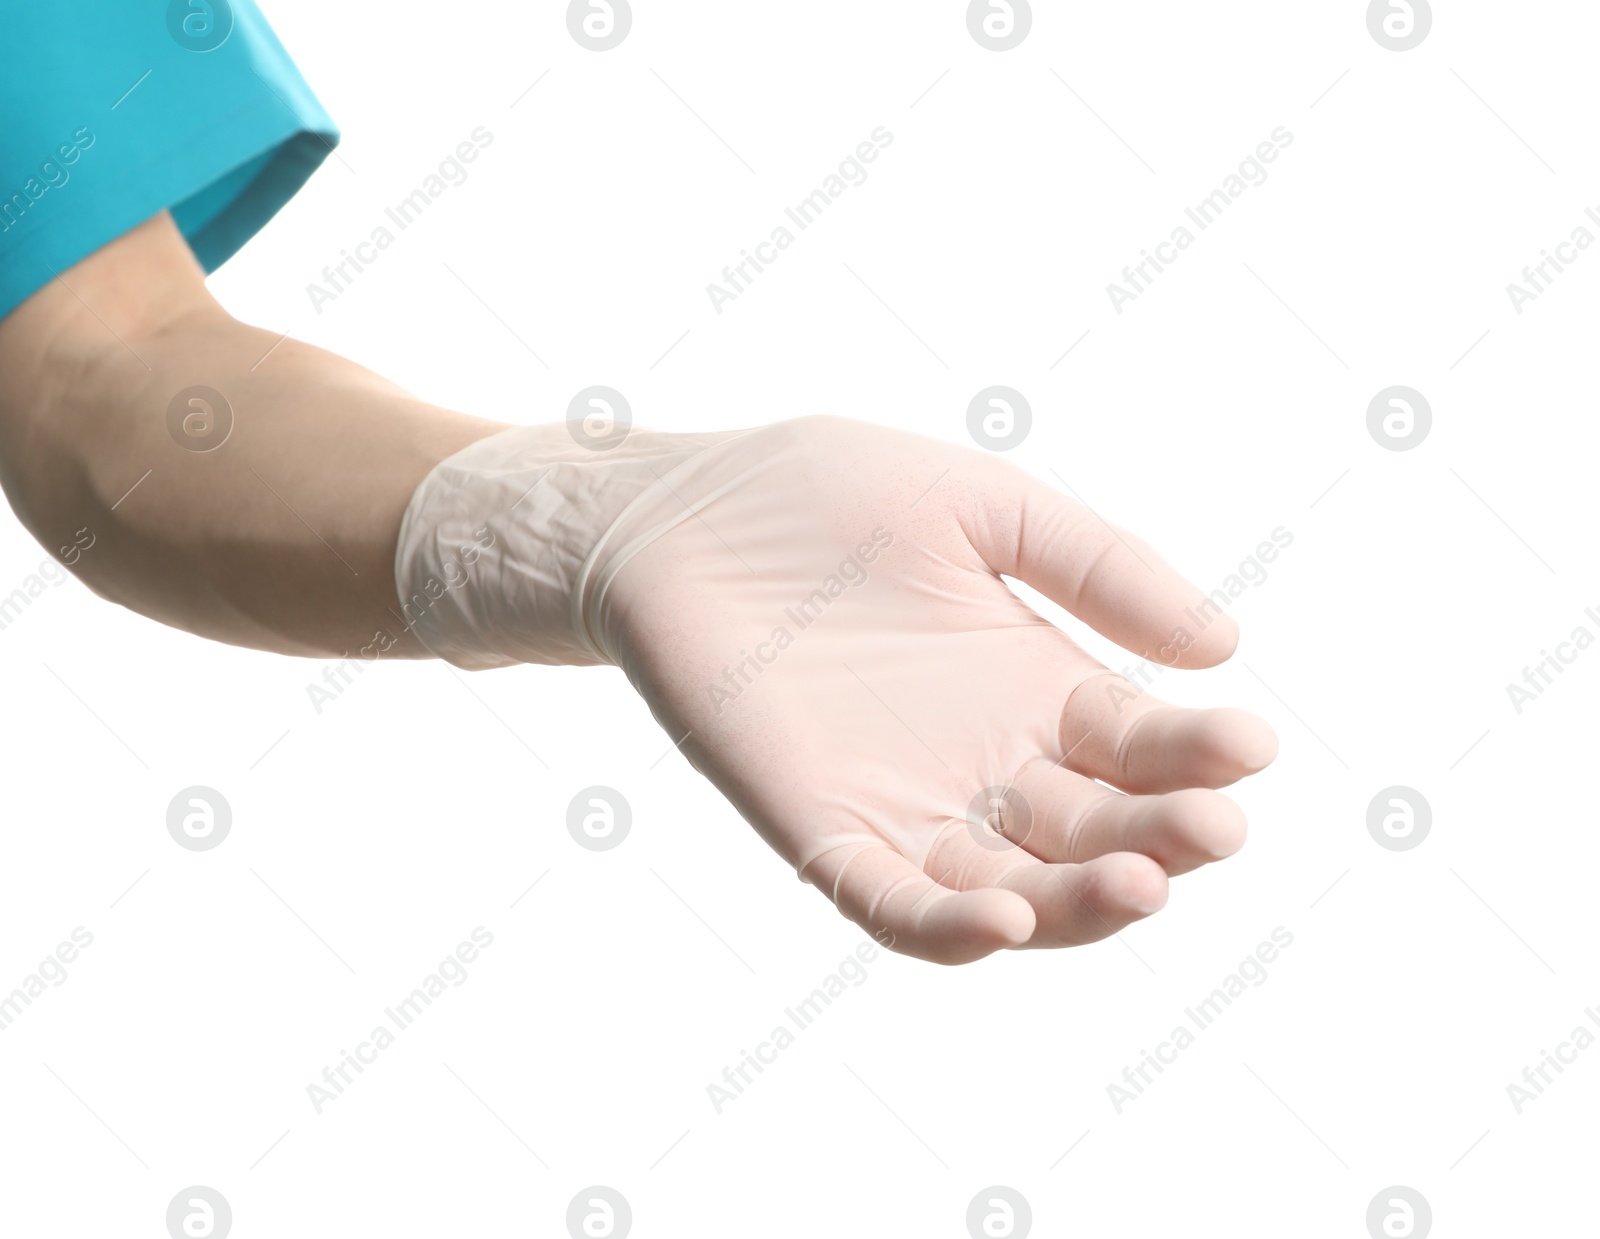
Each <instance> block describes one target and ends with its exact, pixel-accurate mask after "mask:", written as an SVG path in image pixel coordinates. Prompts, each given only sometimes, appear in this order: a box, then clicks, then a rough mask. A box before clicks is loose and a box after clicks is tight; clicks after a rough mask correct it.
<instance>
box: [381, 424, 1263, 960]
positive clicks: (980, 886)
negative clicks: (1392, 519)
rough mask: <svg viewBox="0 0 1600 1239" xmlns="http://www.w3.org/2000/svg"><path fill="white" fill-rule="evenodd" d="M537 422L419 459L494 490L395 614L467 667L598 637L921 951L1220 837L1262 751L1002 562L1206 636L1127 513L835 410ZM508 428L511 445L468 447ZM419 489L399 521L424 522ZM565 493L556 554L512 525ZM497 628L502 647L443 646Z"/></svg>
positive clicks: (1151, 893)
mask: <svg viewBox="0 0 1600 1239" xmlns="http://www.w3.org/2000/svg"><path fill="white" fill-rule="evenodd" d="M562 429H563V428H532V429H530V430H528V431H525V432H524V431H511V432H506V434H505V435H502V436H499V438H500V439H501V440H504V441H505V442H503V443H501V444H498V445H497V443H496V440H495V439H489V440H485V441H483V442H482V443H479V444H477V445H475V446H474V447H472V448H469V449H467V451H466V452H464V453H462V454H461V455H460V456H458V457H457V458H455V464H453V462H450V461H447V462H446V463H445V465H444V466H441V469H442V470H449V469H451V468H453V467H454V468H456V475H455V476H454V478H453V479H452V480H451V483H450V485H451V488H452V490H451V493H453V494H455V495H456V496H457V500H456V502H457V505H458V506H460V501H459V496H460V495H461V494H462V493H469V492H471V491H472V490H473V489H474V487H479V488H480V489H481V487H482V486H483V485H486V484H489V485H490V489H491V492H492V493H484V494H483V495H481V496H480V497H479V498H478V499H477V500H475V501H474V503H473V504H471V505H469V506H470V508H471V510H472V511H473V513H474V515H473V517H472V519H473V520H474V521H478V520H480V518H481V521H482V525H483V528H484V529H488V530H492V531H493V532H492V533H490V535H489V539H490V541H491V542H492V543H493V550H491V551H489V552H487V553H488V554H490V555H491V556H494V557H495V562H494V563H492V564H491V565H490V566H489V567H488V569H487V571H486V572H484V574H483V579H484V580H492V581H495V582H496V583H497V587H498V588H499V590H500V592H499V593H498V594H497V595H492V596H491V595H486V594H485V593H484V592H483V591H482V589H480V588H478V587H476V586H475V587H474V588H472V589H468V590H462V591H459V592H458V593H457V594H456V595H455V596H453V597H451V596H448V595H447V597H446V600H445V601H444V603H443V605H442V606H439V607H436V608H435V609H434V611H433V612H432V613H431V616H430V618H429V619H428V620H427V621H426V622H425V623H424V624H423V625H422V626H420V627H419V635H421V636H422V637H423V639H424V641H425V642H426V643H428V644H429V645H430V646H434V647H435V648H441V647H446V646H447V645H448V642H447V640H446V638H445V636H444V632H445V630H447V629H454V630H455V631H453V632H452V633H451V634H450V639H451V640H454V641H455V643H456V644H455V646H454V648H453V649H450V648H441V652H445V653H446V654H447V656H452V657H453V658H454V660H456V661H459V662H461V663H462V664H463V665H478V666H483V665H493V664H494V663H495V662H504V661H516V660H519V659H529V658H533V659H543V660H546V661H556V660H558V659H557V657H550V656H546V655H544V654H542V653H541V652H540V651H541V648H543V649H547V650H554V651H556V652H557V654H558V655H559V661H608V662H615V663H617V664H618V665H620V666H621V667H623V669H624V670H625V671H626V672H627V674H628V676H629V678H630V679H631V681H632V682H633V684H634V685H635V687H636V688H637V689H638V690H639V692H640V693H641V694H642V695H643V696H644V697H645V699H646V701H648V703H649V704H650V707H651V709H652V711H653V712H654V714H655V716H656V718H657V719H658V720H659V721H660V722H661V724H662V726H663V727H665V728H666V729H667V731H668V732H669V733H670V734H671V735H672V736H673V737H674V738H676V737H680V736H683V735H684V734H685V733H688V734H687V739H685V740H684V741H683V743H682V745H681V749H682V751H683V752H684V753H685V755H686V756H687V757H688V759H689V760H690V761H691V762H692V763H693V764H694V766H695V767H696V769H698V770H700V771H701V772H702V773H703V774H705V775H706V777H707V778H709V779H710V780H711V781H712V782H713V783H714V784H716V786H717V787H718V788H719V789H720V790H721V791H722V792H723V793H724V794H725V795H726V796H727V797H728V799H729V800H730V801H732V803H733V804H734V805H735V806H736V807H737V808H738V810H739V812H740V813H741V814H742V815H743V816H744V817H745V819H746V820H747V821H749V822H750V823H751V824H752V825H753V826H754V827H755V828H756V829H757V830H758V831H759V832H760V833H761V835H762V837H763V838H765V839H766V840H767V842H768V843H769V844H771V846H772V847H773V848H774V849H775V850H776V851H777V852H778V853H779V854H780V855H781V856H783V857H784V859H785V860H786V861H788V862H789V863H790V864H791V865H793V866H794V867H795V868H796V870H797V871H798V872H799V873H800V874H801V876H802V877H803V878H805V879H807V880H808V881H811V882H813V883H814V884H816V885H817V886H818V887H819V888H820V889H821V890H822V891H824V892H825V893H827V894H829V895H830V896H831V897H832V898H833V900H834V902H835V903H836V904H837V905H838V907H839V910H840V911H841V912H842V913H844V915H846V916H848V917H849V918H850V919H852V920H853V921H855V922H857V923H858V924H860V925H861V926H862V927H863V928H864V929H866V930H867V931H868V932H869V933H871V934H873V935H875V936H876V937H878V938H879V940H880V941H883V942H884V943H886V944H887V945H892V947H893V948H894V949H895V950H897V951H901V952H904V953H906V954H910V955H915V956H918V957H920V958H923V959H929V960H935V961H937V962H941V963H962V962H966V961H970V960H974V959H978V958H980V957H982V956H984V955H987V954H989V953H990V952H992V951H995V950H998V949H1000V948H1003V947H1057V946H1073V945H1077V944H1079V943H1085V942H1092V941H1095V940H1097V939H1100V938H1104V937H1106V936H1108V935H1110V934H1113V933H1116V932H1117V931H1118V930H1120V929H1121V928H1123V927H1124V926H1125V925H1128V924H1129V923H1131V922H1133V921H1135V920H1138V919H1140V918H1142V917H1145V916H1148V915H1150V914H1151V913H1153V912H1155V911H1157V910H1159V909H1160V908H1161V907H1162V905H1163V904H1164V903H1165V902H1166V898H1167V879H1168V877H1169V876H1170V875H1174V874H1179V873H1183V872H1186V871H1188V870H1190V869H1194V868H1196V867H1197V866H1199V865H1203V864H1206V863H1208V862H1210V861H1213V860H1218V859H1221V858H1222V857H1225V856H1228V855H1230V854H1231V853H1233V852H1234V851H1236V850H1237V849H1238V848H1239V847H1240V845H1241V844H1242V843H1243V841H1244V832H1245V823H1244V817H1243V814H1242V813H1241V812H1240V811H1239V809H1238V807H1237V806H1236V805H1234V804H1233V802H1232V801H1230V800H1228V799H1227V798H1226V797H1224V796H1222V795H1220V794H1219V793H1218V792H1216V791H1215V790H1212V789H1215V788H1219V787H1224V786H1226V785H1227V784H1229V783H1232V782H1234V781H1235V780H1236V779H1238V778H1240V777H1242V776H1244V775H1246V774H1250V773H1253V772H1255V771H1257V770H1260V769H1261V768H1262V767H1264V766H1266V765H1267V764H1268V763H1269V762H1270V761H1271V760H1272V759H1273V757H1274V756H1275V755H1276V750H1277V742H1276V739H1275V738H1274V736H1273V734H1272V732H1271V731H1270V729H1269V728H1268V727H1267V726H1266V724H1265V723H1263V722H1262V721H1261V720H1259V719H1257V718H1255V717H1254V716H1252V715H1249V714H1245V713H1243V712H1241V711H1237V710H1228V709H1216V710H1183V709H1178V708H1175V707H1173V706H1170V705H1167V704H1165V703H1162V702H1160V701H1157V700H1156V699H1154V698H1153V697H1151V696H1149V695H1148V694H1140V693H1138V692H1137V691H1136V690H1135V689H1134V688H1133V687H1132V686H1131V685H1130V684H1129V682H1128V681H1126V680H1125V679H1123V678H1122V677H1121V676H1118V675H1116V674H1114V673H1112V672H1110V671H1108V670H1107V669H1106V668H1105V667H1104V666H1102V665H1101V664H1100V663H1098V662H1096V661H1095V660H1094V659H1093V658H1091V657H1090V656H1089V655H1088V654H1086V653H1085V652H1084V651H1083V650H1082V649H1080V648H1079V647H1078V646H1077V645H1076V644H1075V643H1074V642H1073V641H1072V640H1071V639H1070V638H1069V637H1068V636H1066V634H1064V633H1063V632H1061V631H1060V630H1059V629H1057V628H1055V627H1054V626H1053V625H1051V624H1050V623H1049V622H1047V621H1046V620H1044V619H1043V618H1041V617H1040V616H1039V615H1037V614H1036V613H1035V612H1034V611H1033V610H1031V609H1030V608H1029V607H1028V606H1026V605H1025V604H1024V603H1023V602H1022V601H1021V600H1020V599H1019V598H1017V596H1016V595H1015V594H1013V593H1012V592H1011V590H1010V589H1009V588H1008V587H1007V586H1006V584H1005V582H1004V581H1003V580H1002V579H1001V577H1002V574H1004V575H1007V576H1012V577H1015V578H1017V579H1020V580H1022V581H1025V582H1027V583H1028V584H1030V585H1032V586H1033V587H1034V588H1036V589H1038V590H1039V591H1040V592H1041V593H1043V594H1044V595H1046V596H1047V597H1049V598H1051V599H1052V600H1054V601H1055V602H1057V603H1059V604H1060V605H1061V606H1063V607H1065V608H1066V609H1067V610H1068V611H1070V612H1072V613H1073V614H1074V615H1076V616H1077V617H1078V618H1079V619H1081V620H1083V621H1084V622H1086V623H1088V624H1089V625H1091V626H1092V627H1094V628H1095V629H1097V630H1098V631H1100V632H1101V633H1103V634H1104V635H1105V636H1107V637H1109V638H1111V639H1112V640H1114V641H1116V642H1117V643H1118V644H1120V645H1122V646H1124V647H1125V648H1127V649H1129V650H1131V651H1133V652H1134V653H1136V654H1138V655H1140V656H1142V657H1145V658H1149V659H1151V660H1152V661H1157V660H1159V661H1160V662H1162V663H1164V664H1165V665H1168V666H1174V667H1207V666H1213V665H1215V664H1217V663H1219V662H1222V661H1223V660H1225V659H1226V658H1228V657H1229V656H1230V655H1231V654H1232V652H1233V649H1234V646H1235V644H1236V643H1237V639H1238V632H1237V628H1236V626H1235V625H1234V623H1233V621H1232V620H1231V619H1229V618H1228V617H1227V615H1226V614H1223V613H1221V611H1220V608H1219V607H1218V606H1217V605H1216V604H1215V603H1214V602H1210V601H1209V600H1208V599H1206V598H1205V596H1204V595H1202V594H1201V593H1200V592H1199V591H1198V590H1196V589H1195V588H1194V587H1193V586H1191V585H1189V584H1187V583H1186V582H1185V581H1184V580H1183V579H1182V578H1181V577H1179V576H1178V575H1177V574H1176V573H1175V572H1174V571H1173V570H1172V569H1171V568H1170V567H1168V566H1167V565H1166V564H1165V563H1163V562H1162V561H1161V560H1160V558H1159V557H1158V556H1156V554H1155V553H1154V552H1153V551H1151V550H1150V549H1149V548H1148V547H1147V546H1145V545H1144V544H1143V543H1141V542H1139V541H1138V540H1137V539H1135V538H1134V537H1132V536H1131V535H1129V534H1126V533H1122V532H1120V531H1118V530H1115V529H1113V528H1112V527H1110V526H1109V525H1107V524H1105V523H1104V522H1103V521H1101V520H1100V519H1099V518H1098V517H1097V516H1095V515H1094V514H1093V513H1092V512H1090V511H1088V510H1087V509H1086V508H1084V507H1082V506H1081V505H1080V504H1077V503H1075V502H1073V501H1072V500H1070V499H1068V498H1066V497H1065V496H1063V495H1061V494H1060V493H1058V492H1057V491H1055V490H1054V489H1053V488H1051V487H1049V486H1046V485H1044V484H1043V483H1041V482H1039V481H1037V480H1036V479H1034V478H1032V477H1031V476H1029V475H1028V474H1026V473H1024V472H1022V471H1020V470H1018V469H1016V468H1014V467H1012V466H1010V465H1008V464H1006V463H1004V462H1003V461H1001V460H999V459H998V458H996V457H992V456H986V455H982V454H979V453H976V452H972V451H968V450H964V449H960V448H956V447H953V446H950V445H947V444H944V443H939V442H936V441H933V440H928V439H924V438H921V437H918V436H914V435H908V434H904V433H901V432H897V431H892V430H886V429H882V428H879V427H875V426H871V425H866V424H862V423H857V422H850V421H845V420H841V419H836V418H806V419H802V420H799V421H795V422H787V423H781V424H778V425H774V426H769V427H765V428H762V429H759V430H755V431H749V432H744V433H738V434H724V435H709V436H674V435H651V434H650V433H649V432H645V431H635V432H634V433H633V435H632V436H630V438H629V439H628V442H627V444H626V446H625V447H624V448H623V449H621V450H620V451H619V452H618V453H617V454H616V455H615V456H614V457H608V456H607V455H605V454H598V453H587V456H588V459H583V458H582V457H583V456H584V455H585V453H583V452H582V450H581V449H580V450H579V451H578V452H577V453H576V454H575V453H574V450H573V445H572V444H571V442H570V441H569V442H567V443H566V444H565V445H562V446H560V447H558V446H557V445H558V444H559V441H560V439H562V438H564V437H565V436H564V434H561V433H559V432H560V431H561V430H562ZM519 435H526V436H527V437H528V442H529V450H528V452H527V453H526V454H524V455H522V456H520V457H518V462H517V467H515V468H513V467H510V466H509V465H508V464H507V463H506V461H508V460H509V459H510V458H509V457H505V458H504V459H500V460H496V463H495V465H494V466H493V467H492V468H487V469H486V468H482V467H481V466H482V465H483V464H484V463H485V462H487V461H488V460H490V459H491V458H492V457H493V455H494V453H496V452H497V451H499V452H501V453H502V456H504V453H505V450H506V449H507V448H513V449H514V448H515V446H516V439H517V437H518V436H519ZM552 436H554V437H552ZM552 452H553V453H554V455H552ZM512 455H513V456H517V453H516V452H515V451H513V452H512ZM558 458H559V459H560V461H561V463H556V464H551V463H550V462H551V461H552V460H553V459H558ZM491 479H492V484H491V482H490V480H491ZM528 485H532V486H533V490H532V491H531V492H528V493H527V494H525V499H528V500H529V502H527V503H520V502H519V505H518V506H519V507H526V508H528V509H529V510H528V511H526V512H524V513H522V515H520V516H514V515H511V514H509V513H508V512H507V511H506V509H507V508H508V507H510V506H511V505H510V504H509V503H508V502H507V499H508V497H514V496H515V495H516V494H517V493H518V492H519V491H522V490H523V488H524V487H525V486H528ZM427 486H428V484H427V483H425V484H424V491H419V495H418V498H417V499H416V500H414V501H413V512H415V513H418V515H416V516H415V517H414V516H413V515H412V514H408V516H407V524H408V525H413V523H414V522H420V523H421V524H424V525H426V524H427V523H428V522H427V518H426V516H424V515H422V514H421V513H422V512H425V511H426V509H427V502H428V501H427V496H426V495H425V493H424V492H425V491H426V489H427ZM534 496H537V497H536V498H535V497H534ZM575 509H576V510H582V511H586V512H592V513H594V517H593V522H594V526H595V530H594V531H593V532H590V531H585V532H579V533H575V532H574V530H573V528H572V524H573V522H574V521H575V520H577V519H582V520H585V521H587V520H588V519H589V518H588V517H584V518H575V517H574V515H573V513H574V511H575ZM562 520H564V521H565V526H566V527H564V528H561V530H560V536H559V537H557V538H556V539H555V541H556V542H565V543H568V544H570V549H569V550H568V551H566V552H565V553H564V554H563V553H561V552H559V550H555V549H552V548H553V543H552V542H551V540H550V539H548V538H545V537H543V535H541V534H538V531H540V530H547V529H549V528H551V527H552V522H559V521H562ZM558 527H559V526H558ZM407 541H408V539H407V538H406V537H405V536H403V537H402V547H401V564H402V572H401V580H402V583H403V584H404V582H405V581H406V580H407V576H408V573H407V569H406V567H405V565H406V563H407V554H408V552H407ZM411 541H412V542H413V543H415V542H416V541H417V539H416V538H415V537H414V536H413V538H412V539H411ZM533 561H536V567H535V568H533V569H531V570H530V569H527V568H524V569H522V570H520V572H519V571H507V569H506V564H507V563H509V562H522V563H524V564H526V563H529V562H533ZM410 572H411V577H412V579H415V575H416V569H415V568H414V567H413V568H412V569H411V570H410ZM519 577H520V579H522V580H524V581H527V582H530V584H529V586H528V592H527V593H526V594H519V592H518V587H517V585H516V584H515V581H516V580H518V579H519ZM507 581H511V582H513V584H512V585H511V586H510V588H509V591H507V590H506V588H505V584H504V583H505V582H507ZM534 585H537V586H538V588H534V587H533V586H534ZM406 593H407V591H406V589H404V588H403V589H402V596H403V597H404V596H406ZM557 598H558V599H559V601H558V602H557V601H553V599H557ZM473 608H477V610H476V612H475V613H474V612H473ZM469 613H470V614H469ZM519 625H521V628H520V632H519V633H518V635H517V636H515V637H513V638H510V639H509V644H510V646H512V647H514V653H513V654H512V655H509V656H506V655H502V656H498V657H497V656H496V655H495V653H494V652H493V651H492V649H490V650H478V651H476V652H474V651H472V650H471V649H470V648H469V644H468V643H469V638H470V641H476V642H478V643H479V644H481V645H486V646H489V647H493V646H494V643H495V638H494V636H493V635H492V634H505V633H508V632H517V631H518V626H519ZM463 633H465V634H466V635H463ZM485 634H489V635H485ZM501 640H502V643H505V642H506V641H507V640H508V639H506V638H501ZM585 652H587V654H586V653H585ZM1097 780H1100V781H1101V782H1097ZM1105 784H1110V785H1112V786H1111V787H1107V786H1105ZM1113 788H1119V789H1121V790H1120V791H1118V790H1113Z"/></svg>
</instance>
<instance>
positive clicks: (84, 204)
mask: <svg viewBox="0 0 1600 1239" xmlns="http://www.w3.org/2000/svg"><path fill="white" fill-rule="evenodd" d="M338 141H339V131H338V130H337V129H336V128H335V127H334V124H333V121H332V120H330V119H329V117H328V114H327V113H326V112H325V111H324V110H323V108H322V105H321V104H320V103H318V102H317V99H316V96H315V95H313V94H312V93H311V88H310V87H309V86H307V85H306V83H305V79H303V78H302V77H301V76H300V73H299V71H298V70H296V68H295V67H294V62H293V61H291V60H290V59H289V55H288V53H287V52H285V51H284V49H283V45H282V44H281V43H279V42H278V39H277V36H276V35H274V34H273V33H272V29H271V28H270V27H269V26H268V25H267V23H266V19H265V18H263V17H262V15H261V13H260V11H259V10H258V9H257V8H256V6H255V3H254V0H85V2H82V3H77V4H70V5H58V4H48V3H23V2H20V0H18V2H6V3H3V7H0V317H3V316H4V315H6V314H8V313H9V312H10V311H11V310H12V309H14V308H15V307H16V306H17V305H18V304H19V303H20V302H21V301H23V300H24V299H25V298H26V297H27V296H28V295H29V294H31V293H32V292H34V291H35V290H36V289H38V288H40V287H42V286H43V285H44V284H45V283H46V282H47V281H49V280H50V279H52V278H53V277H54V275H55V274H56V273H58V272H61V271H64V270H66V269H67V268H68V267H70V266H71V265H72V264H73V263H75V262H77V261H78V260H80V259H82V258H84V257H86V256H87V255H89V254H91V253H93V252H94V251H95V250H97V249H99V248H100V247H101V246H103V245H105V244H106V243H107V242H108V241H112V240H114V239H115V238H117V237H119V236H121V235H122V234H123V233H125V232H127V231H128V230H129V229H130V228H133V227H134V226H135V225H137V224H139V223H142V222H143V221H144V220H146V219H149V218H150V217H151V216H152V215H155V214H157V213H159V212H160V211H162V210H163V209H166V210H170V211H171V212H172V218H173V220H174V221H175V222H176V224H177V226H178V228H179V229H180V230H181V231H182V233H183V235H184V237H185V238H187V240H188V242H189V246H190V248H191V249H193V250H194V254H195V257H196V258H197V259H198V260H199V261H200V265H201V266H203V267H204V268H205V269H206V271H207V272H210V271H214V270H216V268H217V267H219V266H221V265H222V264H223V263H224V262H225V261H227V259H228V258H229V257H230V256H232V254H233V253H234V252H235V251H236V250H238V249H239V247H240V246H242V245H243V244H244V243H245V242H246V241H248V240H249V239H250V238H251V237H252V236H254V235H255V233H256V231H257V230H258V229H260V228H261V227H262V225H264V224H265V223H266V222H267V221H268V220H269V219H271V218H272V217H273V215H275V214H276V213H277V212H278V209H279V208H280V207H282V206H283V204H284V203H285V202H287V201H288V200H289V199H290V198H291V197H292V196H293V195H294V193H295V191H296V190H298V189H299V188H300V186H301V185H303V184H305V182H306V179H307V178H308V177H309V176H310V175H311V174H312V172H314V171H315V170H316V169H317V166H318V165H319V164H321V163H322V161H323V160H324V159H326V158H327V157H328V155H329V153H330V152H331V151H332V150H333V148H334V146H335V145H336V144H337V143H338Z"/></svg>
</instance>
